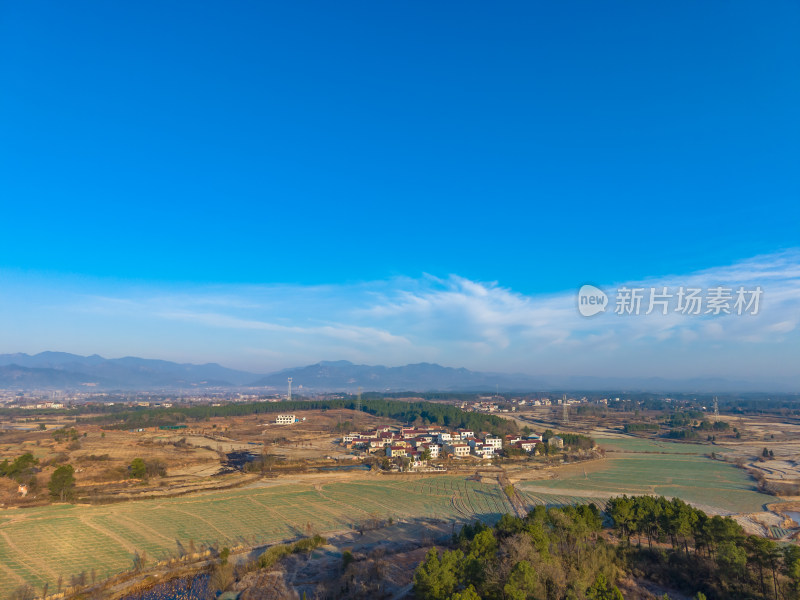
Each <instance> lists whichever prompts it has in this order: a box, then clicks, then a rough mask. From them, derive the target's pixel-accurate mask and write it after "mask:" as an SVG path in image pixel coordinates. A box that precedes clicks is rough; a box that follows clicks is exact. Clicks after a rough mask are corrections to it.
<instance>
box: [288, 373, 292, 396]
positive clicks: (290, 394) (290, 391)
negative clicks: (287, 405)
mask: <svg viewBox="0 0 800 600" xmlns="http://www.w3.org/2000/svg"><path fill="white" fill-rule="evenodd" d="M288 401H289V402H291V401H292V378H291V377H289V397H288Z"/></svg>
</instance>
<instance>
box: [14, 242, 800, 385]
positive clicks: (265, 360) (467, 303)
mask: <svg viewBox="0 0 800 600" xmlns="http://www.w3.org/2000/svg"><path fill="white" fill-rule="evenodd" d="M582 283H583V282H576V285H575V288H574V289H570V290H565V291H564V292H563V293H559V294H537V295H526V294H522V293H520V292H517V291H515V290H513V289H510V288H508V287H505V286H503V285H502V284H500V283H498V282H479V281H471V280H469V279H466V278H464V277H460V276H458V275H450V276H447V277H436V276H433V275H426V276H423V277H421V278H418V279H410V278H394V279H389V280H383V281H374V282H364V283H358V284H343V285H328V286H291V285H264V286H254V285H250V286H232V285H231V286H205V287H198V286H183V287H179V286H173V287H169V288H168V287H165V286H157V285H151V286H147V285H137V286H126V285H125V284H119V283H117V284H113V285H112V284H107V283H105V282H102V281H95V282H91V285H89V286H86V285H85V282H81V283H80V284H77V283H76V284H74V285H64V286H62V287H63V289H61V290H58V293H57V294H52V293H51V294H49V295H48V298H47V302H46V303H45V302H44V301H42V302H38V303H37V302H32V303H28V304H27V305H26V306H25V307H24V309H20V306H21V305H19V306H17V307H16V308H18V309H20V310H22V311H23V313H24V316H26V317H27V320H26V318H22V319H20V318H16V319H12V318H10V315H11V314H12V312H13V311H11V310H10V306H11V304H14V301H13V299H12V297H11V296H9V295H5V296H0V305H2V304H5V307H4V308H5V309H9V310H5V309H4V311H3V315H5V317H3V319H4V322H2V323H0V325H3V328H4V330H5V331H8V332H10V333H11V335H10V336H9V337H8V341H7V342H6V343H7V344H9V343H17V344H19V341H20V340H26V339H35V340H36V343H37V344H44V347H42V346H40V347H38V348H33V347H6V348H4V349H3V350H4V351H16V350H24V351H37V350H41V349H50V348H56V349H64V350H71V349H72V350H76V351H78V350H79V349H85V348H87V347H88V346H91V345H92V344H94V346H95V347H96V348H97V351H100V349H101V348H102V349H106V350H105V351H106V352H107V353H109V354H116V355H121V354H131V353H134V352H139V353H146V354H148V355H149V356H164V357H165V358H173V359H175V358H179V357H181V358H183V359H186V360H189V359H193V360H196V359H203V360H214V361H218V362H222V363H224V364H229V365H231V366H239V367H243V368H249V369H253V370H258V371H267V370H271V369H274V368H280V367H285V366H290V365H293V364H297V363H298V362H312V361H316V360H320V359H327V358H346V359H350V360H356V361H361V362H368V363H373V364H374V363H384V364H403V363H406V362H417V361H422V360H428V361H437V362H441V363H444V364H449V365H458V366H461V365H464V366H468V367H471V368H477V369H484V370H497V371H519V372H527V373H531V374H587V375H605V374H608V375H662V376H696V375H729V374H761V375H763V376H768V375H769V376H772V375H775V376H781V375H787V376H788V375H793V374H794V373H795V371H796V362H797V358H798V357H799V356H800V329H799V328H798V324H800V250H787V251H785V252H781V253H776V254H772V255H765V256H758V257H753V258H751V259H748V260H745V261H741V262H739V263H736V264H732V265H725V266H720V267H718V268H714V269H706V270H703V271H698V272H694V273H686V274H676V275H673V276H669V277H660V278H654V279H648V280H643V281H624V282H608V283H606V284H605V285H604V284H603V283H602V282H600V283H599V284H598V285H599V286H600V287H601V288H603V289H605V290H606V291H607V292H609V293H610V294H612V302H613V292H614V290H615V289H617V288H619V287H621V286H623V285H625V286H627V287H642V288H650V287H656V288H662V287H667V288H670V289H672V290H674V289H677V288H678V287H680V286H684V287H698V288H702V289H707V288H710V287H714V286H719V285H722V286H727V287H733V288H736V287H738V286H744V287H746V288H753V287H755V286H760V287H761V288H762V289H763V297H762V299H761V308H760V312H759V314H758V315H741V316H738V315H723V316H712V315H697V316H694V315H692V316H688V315H682V314H678V313H675V312H670V313H669V314H667V315H662V314H660V313H658V312H654V313H653V314H650V315H644V314H640V315H638V316H634V315H626V316H620V315H617V314H615V313H614V311H613V306H611V307H610V310H608V311H607V312H605V313H602V314H600V315H597V316H595V317H591V318H585V317H582V316H580V314H579V313H578V311H577V304H576V302H577V298H576V293H577V289H578V287H580V285H581V284H582ZM16 285H17V287H18V289H19V290H20V291H21V292H23V293H26V294H28V295H29V296H30V295H31V291H30V289H25V286H26V285H27V286H28V287H29V288H34V287H36V285H35V283H32V282H28V283H25V282H22V283H20V282H17V284H16ZM54 297H57V298H58V300H57V301H56V300H53V298H54ZM45 307H46V308H45ZM17 317H19V315H18V314H17ZM67 322H69V323H73V324H74V327H73V328H70V327H68V326H67V325H66V324H65V323H67ZM26 323H27V327H28V329H27V333H28V337H27V338H26V337H25V334H26V329H25V327H26ZM78 327H79V328H80V329H79V331H80V336H79V338H80V340H79V341H80V343H81V344H83V346H81V347H80V348H76V347H75V331H76V328H78ZM31 331H38V332H39V333H37V335H34V336H31V335H30V334H31ZM46 332H49V337H48V334H47V333H46ZM148 335H149V336H151V337H149V338H148ZM70 336H72V337H70ZM148 340H149V343H150V344H151V348H149V349H148V348H147V344H148ZM115 344H116V348H118V350H116V351H114V350H111V351H109V350H108V349H109V348H114V347H115ZM92 351H94V350H92ZM165 354H168V355H169V356H165Z"/></svg>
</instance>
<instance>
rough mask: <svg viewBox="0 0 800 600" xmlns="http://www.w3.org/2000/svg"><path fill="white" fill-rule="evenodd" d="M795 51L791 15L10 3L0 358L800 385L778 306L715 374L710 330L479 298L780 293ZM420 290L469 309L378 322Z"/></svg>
mask: <svg viewBox="0 0 800 600" xmlns="http://www.w3.org/2000/svg"><path fill="white" fill-rule="evenodd" d="M798 30H800V7H798V5H797V3H795V2H789V1H778V2H774V3H769V4H768V5H756V4H753V3H750V2H731V1H725V2H707V3H700V4H698V3H692V2H674V3H668V4H663V3H662V4H656V3H638V4H633V3H622V2H610V3H602V4H599V3H594V2H563V3H531V2H525V3H523V2H519V3H511V2H509V3H504V4H502V5H501V6H496V5H488V4H486V3H479V2H466V3H465V2H458V3H455V2H453V3H436V5H435V6H433V5H423V4H422V3H417V4H407V3H406V4H400V3H367V2H364V3H350V2H344V3H335V4H331V3H282V4H280V3H254V2H228V3H224V4H221V3H210V2H191V3H189V2H185V3H177V2H175V3H163V2H160V3H155V2H138V3H134V4H127V5H124V4H119V3H107V2H106V3H104V2H76V3H70V4H69V5H65V4H63V3H56V2H29V3H15V4H5V5H4V6H3V8H2V9H0V89H1V90H2V91H0V140H2V143H0V182H1V185H0V194H2V197H3V199H2V201H1V202H0V208H2V219H0V310H1V311H2V312H0V330H2V331H3V334H2V336H0V352H15V351H27V352H35V351H41V350H47V349H50V350H65V351H76V352H82V353H92V352H99V353H101V354H105V355H109V356H121V355H126V354H138V355H143V356H152V357H163V358H171V359H177V360H192V361H200V360H213V361H217V362H220V363H222V364H226V365H229V366H240V367H244V368H250V369H254V370H259V371H265V370H269V369H271V368H278V367H283V366H288V365H292V364H297V363H304V362H313V361H315V360H319V359H336V358H351V359H356V360H363V361H364V362H372V363H374V362H383V363H387V364H401V363H404V362H415V361H417V360H436V361H437V362H441V363H444V364H451V365H462V364H463V365H466V366H471V367H473V368H484V369H494V370H515V371H524V372H531V373H539V372H562V373H571V374H582V373H584V372H585V373H586V374H598V373H602V372H606V371H607V370H608V369H614V370H615V374H625V373H630V374H638V373H645V372H646V373H647V374H658V373H661V372H663V373H664V374H665V375H667V374H669V375H672V374H674V375H676V376H677V375H678V374H680V373H681V372H683V371H684V370H685V369H687V368H690V367H691V369H693V370H694V371H698V372H699V373H698V374H703V373H707V374H726V373H736V372H739V371H740V370H741V368H744V367H747V368H749V369H750V370H752V371H753V372H754V374H759V373H761V374H763V375H764V376H766V375H767V374H768V373H769V374H771V375H780V374H781V373H782V374H784V375H789V374H792V373H793V370H796V366H795V365H796V363H797V358H798V356H800V353H798V341H797V335H798V334H797V329H796V328H793V329H791V330H787V328H789V327H790V324H791V323H795V322H796V321H797V320H798V306H797V304H796V303H795V304H793V303H792V301H791V297H792V294H791V293H789V294H788V299H785V301H783V300H782V301H781V302H776V303H773V304H772V305H771V308H770V309H769V310H771V311H773V312H771V313H770V312H768V304H767V303H766V300H767V299H768V298H769V297H770V296H769V293H770V292H769V290H768V289H767V288H766V287H765V296H764V298H765V305H764V311H765V312H764V313H763V314H762V315H761V317H762V318H763V319H764V320H763V321H759V320H758V319H755V318H753V319H751V320H750V321H745V322H746V323H749V324H748V325H747V327H746V328H745V329H747V330H748V331H747V332H744V331H743V329H742V328H743V327H744V326H743V325H742V323H743V321H742V319H739V320H738V321H733V320H731V321H720V322H719V323H717V324H718V325H719V329H721V334H720V335H722V336H723V337H722V338H719V337H718V338H716V339H717V342H718V343H721V344H723V345H724V346H725V347H726V356H728V355H729V356H728V358H727V359H726V360H725V361H721V362H719V361H714V360H706V359H705V357H708V352H709V351H710V350H709V348H710V346H707V345H706V344H705V342H706V341H708V340H707V338H708V336H710V335H711V334H710V333H709V332H708V331H706V330H702V329H701V328H700V324H699V321H701V320H702V319H700V320H694V321H687V322H683V321H681V322H679V324H678V325H676V329H674V331H673V334H674V336H675V337H674V338H671V340H672V341H671V342H670V340H669V339H659V338H658V337H657V336H656V335H651V334H652V333H653V332H654V331H656V330H658V327H657V328H656V329H648V328H650V327H652V325H649V324H648V325H645V323H650V320H648V319H641V320H640V321H631V323H640V322H641V323H642V324H641V325H636V327H632V326H629V325H626V326H625V327H623V328H622V330H620V329H619V326H618V323H617V322H615V321H613V320H610V319H609V318H608V316H606V315H604V316H603V317H601V318H600V319H595V320H593V321H591V322H592V323H593V325H592V328H593V329H592V331H590V332H587V331H586V325H585V324H584V325H582V324H581V323H584V322H583V321H577V322H576V323H574V324H573V325H570V326H569V327H568V326H567V325H568V324H569V323H572V322H573V320H572V319H571V318H567V317H566V316H564V315H560V314H557V313H553V314H552V315H551V316H550V317H549V318H548V319H545V320H544V321H541V320H539V321H537V323H539V325H537V328H538V331H540V332H553V331H555V330H556V329H562V330H563V329H565V328H566V329H568V330H569V331H568V332H567V333H566V334H565V333H564V331H561V333H560V334H558V335H556V334H553V335H554V336H555V337H552V338H551V337H547V336H546V335H545V336H543V337H542V336H539V337H537V336H536V335H533V334H532V333H530V332H528V329H529V326H528V325H526V324H525V322H524V321H523V320H524V319H525V318H534V315H533V314H529V313H526V312H525V311H524V310H523V311H517V312H513V311H512V310H511V308H510V307H509V306H507V305H505V304H502V303H501V304H500V305H497V306H495V305H492V306H495V309H496V310H498V311H500V312H503V311H506V312H513V314H514V315H515V318H516V319H522V320H520V321H519V322H518V321H515V319H509V320H508V322H506V323H503V324H501V325H498V324H497V323H495V325H494V328H493V327H492V326H489V325H487V321H485V320H481V319H483V317H481V315H482V314H483V313H481V312H480V311H479V310H478V309H477V308H475V306H474V305H473V304H470V303H469V302H468V301H467V300H464V297H467V298H470V297H472V296H474V295H475V294H478V295H480V293H482V292H480V290H481V289H483V290H484V291H485V292H486V295H487V297H489V298H492V302H494V301H495V300H497V298H499V297H500V296H502V295H503V294H506V295H507V296H504V297H505V298H506V300H507V301H511V300H509V299H515V300H514V302H521V303H522V306H527V307H529V308H530V307H540V306H552V305H551V304H550V303H552V302H558V301H559V300H558V299H559V298H560V299H562V301H564V302H567V301H569V302H571V303H572V304H570V306H569V308H570V309H574V301H572V300H569V299H570V298H572V296H574V293H575V290H576V289H577V288H578V287H579V286H580V285H581V284H583V283H585V282H594V283H596V284H598V285H601V286H615V285H618V284H620V283H622V282H642V281H659V282H665V283H664V285H667V283H666V282H670V283H671V282H676V285H677V284H679V283H680V282H681V281H683V280H684V279H686V280H688V279H691V278H697V277H701V275H699V274H705V275H704V276H702V277H706V279H708V280H709V281H711V280H712V279H713V277H714V276H716V275H715V274H718V273H721V274H722V275H724V274H726V273H728V274H729V273H730V269H734V268H738V267H737V265H738V266H741V265H743V264H744V265H747V264H753V263H754V261H755V262H756V263H758V264H759V265H761V267H760V268H762V269H768V268H769V267H770V265H772V266H775V267H776V268H778V267H779V268H780V270H781V272H782V273H783V274H784V275H783V276H782V277H781V278H780V282H781V283H780V285H777V284H774V285H776V287H775V289H776V290H777V292H776V294H777V296H773V297H782V296H780V294H784V293H785V292H786V290H792V289H794V288H793V287H792V286H793V285H794V284H793V283H791V282H792V281H794V279H792V277H793V275H792V273H793V271H792V268H793V265H796V264H797V263H798V259H797V256H798V255H797V253H796V249H797V248H798V247H800V225H799V224H800V202H798V199H800V175H798V173H799V172H800V170H798V167H797V163H798V157H800V116H798V111H797V108H796V107H797V106H800V78H798V77H797V73H798V68H799V67H800V38H798V36H797V35H796V32H797V31H798ZM769 261H773V262H772V263H770V262H769ZM759 272H763V270H762V271H759ZM709 274H710V275H709ZM751 275H752V273H751ZM681 278H683V279H681ZM723 278H724V277H723ZM741 283H743V284H744V283H747V282H746V281H742V282H741ZM471 286H473V287H471ZM474 286H477V287H474ZM448 294H449V295H448ZM459 294H461V296H459ZM464 294H466V296H464ZM417 296H419V297H421V298H428V299H429V300H430V298H433V297H434V296H435V297H436V298H439V297H440V296H441V297H444V298H451V299H452V298H462V300H463V302H464V304H462V305H461V306H462V308H463V307H466V306H470V307H471V308H469V309H467V308H463V310H461V311H459V310H458V309H457V308H454V307H452V306H450V305H448V304H446V303H444V304H436V303H434V304H436V306H439V307H440V308H441V307H450V308H449V309H448V310H450V312H446V311H445V312H442V313H441V314H440V315H439V316H438V317H436V318H435V319H434V320H433V321H430V322H428V321H425V319H423V318H422V317H421V316H420V315H417V316H416V317H412V316H409V315H413V314H414V313H413V311H411V312H409V311H408V309H407V308H406V309H403V310H400V312H402V313H403V315H404V317H403V318H400V317H398V316H397V314H395V315H393V316H391V317H390V316H389V315H388V312H387V311H389V308H387V307H390V306H395V307H396V306H397V305H398V303H399V300H398V299H399V298H401V297H417ZM223 299H224V303H223ZM497 301H499V300H497ZM208 302H216V303H217V304H216V305H215V308H214V310H210V308H209V305H208V304H207V303H208ZM431 302H432V300H431ZM504 302H505V301H504ZM125 303H129V304H128V305H127V308H124V309H123V308H122V307H123V306H125ZM198 303H199V305H201V308H202V309H200V308H198ZM204 303H205V304H204ZM512 303H513V302H512ZM400 304H401V303H400ZM381 307H383V308H381ZM499 307H504V308H499ZM495 309H493V310H495ZM396 310H399V309H396ZM442 310H444V309H442ZM381 311H383V312H381ZM471 311H472V312H471ZM490 312H491V311H490ZM573 312H574V311H573ZM185 313H191V314H192V315H193V316H192V317H191V318H190V317H189V316H187V314H185ZM206 313H208V314H213V315H214V317H213V318H211V317H208V316H200V317H198V315H202V314H206ZM165 315H169V318H167V317H166V316H165ZM181 315H182V316H181ZM447 315H449V317H447ZM537 315H538V313H537ZM484 316H485V315H484ZM538 316H539V317H541V315H538ZM225 319H229V320H227V321H226V320H225ZM230 319H233V321H231V320H230ZM414 319H417V320H416V321H415V320H414ZM240 321H244V322H248V323H250V325H249V326H247V327H245V326H244V325H243V324H242V323H241V322H240ZM490 322H491V319H490ZM225 323H227V326H225V325H224V324H225ZM256 323H262V324H267V326H266V328H265V327H264V326H263V325H257V324H256ZM424 323H429V325H430V327H427V328H425V327H423V326H422V325H421V324H424ZM476 323H477V325H476ZM680 323H682V325H681V324H680ZM481 324H482V325H481ZM769 327H777V328H778V329H777V330H776V332H777V331H778V330H779V331H780V332H782V333H780V335H779V336H775V337H774V339H770V340H761V341H759V342H756V341H754V340H755V338H756V337H758V336H759V335H761V337H762V338H763V337H764V335H765V333H766V332H767V331H769V330H768V328H769ZM326 328H328V329H326ZM639 328H643V329H644V331H638V329H639ZM687 328H688V329H687ZM340 329H341V331H340ZM634 329H636V330H637V331H634ZM684 330H691V331H695V330H697V331H695V332H696V333H697V335H698V339H699V340H701V341H703V342H704V343H703V344H700V343H699V342H695V343H694V344H689V340H688V338H689V337H691V336H686V335H684V338H682V339H684V341H683V342H682V343H683V344H688V345H686V346H683V347H682V346H680V345H679V344H678V343H677V342H676V340H677V339H679V338H680V336H681V335H682V334H681V333H680V332H682V331H684ZM520 332H528V333H526V334H525V335H522V336H521V337H520V335H518V334H520ZM612 333H613V335H615V336H617V339H616V342H614V343H616V344H617V345H616V346H614V343H611V342H609V343H608V344H607V345H606V346H602V340H603V339H605V338H604V337H603V336H604V335H611V334H612ZM718 333H719V332H718ZM529 334H530V335H529ZM673 334H670V335H673ZM548 335H549V334H548ZM559 335H560V337H559ZM564 335H566V338H565V337H564ZM661 335H662V336H663V335H665V334H664V333H663V332H662V334H661ZM526 336H528V337H526ZM592 336H598V337H592ZM620 336H621V337H620ZM637 336H639V337H637ZM725 336H727V337H725ZM668 337H669V336H668ZM744 338H747V340H750V341H747V340H745V339H744ZM778 338H780V339H778ZM565 339H568V340H569V339H571V340H572V341H573V342H575V343H576V344H577V346H576V349H574V350H572V351H571V352H567V351H566V350H564V351H563V353H562V352H555V351H554V350H553V348H552V347H551V346H550V344H552V343H554V342H553V340H565ZM587 339H593V340H596V339H599V340H601V341H600V342H597V343H599V344H601V346H600V347H602V348H604V350H605V352H606V354H605V357H604V358H603V360H599V359H590V358H583V359H580V360H578V359H577V358H576V356H577V355H578V354H580V352H581V351H583V350H586V351H587V352H588V350H589V348H590V345H589V342H587V341H586V340H587ZM532 340H533V341H532ZM547 340H550V341H547ZM593 343H594V342H593ZM708 343H709V344H710V343H711V342H708ZM504 344H505V345H504ZM753 344H755V346H754V345H753ZM592 347H594V346H592ZM546 348H550V351H548V352H546V351H544V350H543V349H546ZM701 358H703V360H700V359H701ZM692 359H693V360H692ZM590 371H592V373H589V372H590Z"/></svg>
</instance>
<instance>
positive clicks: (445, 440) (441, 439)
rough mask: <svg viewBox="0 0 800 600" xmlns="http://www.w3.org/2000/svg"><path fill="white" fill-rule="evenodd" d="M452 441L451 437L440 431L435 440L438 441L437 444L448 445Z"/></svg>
mask: <svg viewBox="0 0 800 600" xmlns="http://www.w3.org/2000/svg"><path fill="white" fill-rule="evenodd" d="M452 439H453V436H451V435H450V434H449V433H448V432H446V431H440V432H439V436H438V438H437V440H438V442H439V443H440V444H449V443H450V442H451V441H452Z"/></svg>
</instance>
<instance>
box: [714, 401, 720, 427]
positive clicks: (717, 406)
mask: <svg viewBox="0 0 800 600" xmlns="http://www.w3.org/2000/svg"><path fill="white" fill-rule="evenodd" d="M714 421H719V403H718V402H717V397H716V396H714Z"/></svg>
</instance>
